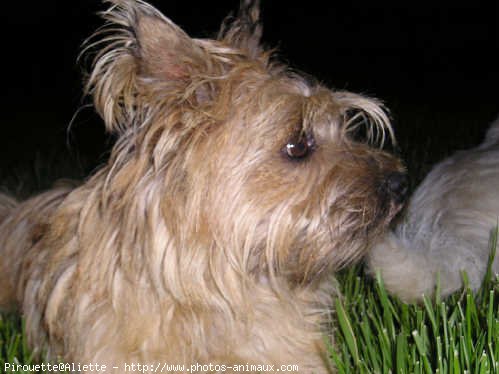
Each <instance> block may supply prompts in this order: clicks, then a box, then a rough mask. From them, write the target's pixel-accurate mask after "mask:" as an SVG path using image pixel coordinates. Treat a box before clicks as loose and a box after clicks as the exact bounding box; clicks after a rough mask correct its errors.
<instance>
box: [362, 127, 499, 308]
mask: <svg viewBox="0 0 499 374" xmlns="http://www.w3.org/2000/svg"><path fill="white" fill-rule="evenodd" d="M498 220H499V119H498V120H496V121H495V122H494V123H493V124H492V125H491V127H490V128H489V130H488V132H487V135H486V137H485V140H484V141H483V143H482V144H480V145H479V146H478V147H476V148H473V149H470V150H467V151H461V152H457V153H456V154H454V155H453V156H451V157H449V158H447V159H446V160H444V161H442V162H441V163H439V164H438V165H436V166H435V167H434V168H433V169H432V170H431V172H430V173H429V174H428V175H427V176H426V178H425V180H424V181H423V183H422V184H421V185H420V186H419V187H418V188H417V190H416V191H415V193H414V195H413V196H412V197H411V200H410V202H409V204H408V209H407V214H406V215H405V218H404V220H403V222H402V223H401V224H400V225H399V226H397V228H396V230H395V231H394V232H392V233H390V234H388V235H387V236H386V238H384V239H383V240H382V241H381V242H380V243H379V244H377V245H376V246H375V247H374V249H373V250H372V251H371V252H370V255H369V263H370V268H371V272H372V273H374V272H375V271H376V270H380V271H381V276H382V278H383V280H384V283H385V286H386V287H387V289H388V290H389V291H391V292H392V293H394V294H396V295H398V296H399V297H400V298H401V299H403V300H405V301H416V300H420V299H422V296H423V294H425V295H428V296H431V295H432V294H433V292H434V289H435V286H436V281H437V277H439V278H440V287H441V295H442V296H447V295H449V294H450V293H452V292H454V291H456V290H458V289H459V288H461V287H462V285H463V282H462V271H465V272H466V274H467V276H468V278H469V285H470V287H471V288H472V289H473V290H475V291H476V290H477V289H478V288H479V287H480V285H481V283H482V280H483V277H484V275H485V273H486V270H487V266H488V260H489V255H490V251H491V249H492V250H494V248H491V247H492V243H489V238H490V237H491V232H492V230H494V228H495V227H497V224H498ZM492 270H493V272H495V273H496V274H497V273H499V256H495V259H494V262H493V263H492Z"/></svg>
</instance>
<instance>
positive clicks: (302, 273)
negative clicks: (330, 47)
mask: <svg viewBox="0 0 499 374" xmlns="http://www.w3.org/2000/svg"><path fill="white" fill-rule="evenodd" d="M108 2H109V3H111V6H110V9H109V10H108V11H106V12H104V13H103V16H104V18H105V19H106V20H107V26H106V27H105V28H103V29H101V30H100V31H99V32H98V33H97V36H96V38H97V39H95V37H94V39H92V40H93V41H91V42H89V45H88V47H87V50H90V51H94V53H96V55H95V59H94V64H93V67H92V70H91V72H90V74H89V76H88V83H87V85H86V91H87V92H88V93H89V94H90V95H92V97H93V100H94V104H95V108H96V110H97V111H98V113H100V115H101V116H102V118H103V120H104V123H105V126H106V129H107V131H108V132H110V133H113V134H115V135H116V136H117V142H116V144H115V145H114V147H113V149H112V153H111V156H110V159H109V161H108V162H107V164H106V165H104V166H103V167H102V168H101V169H100V170H99V171H98V172H96V173H95V174H94V175H93V176H91V177H90V178H89V179H88V180H87V181H86V182H85V183H83V184H82V185H81V186H79V187H76V188H72V187H68V186H61V187H58V188H54V189H52V190H50V191H48V192H45V193H42V194H40V195H38V196H35V197H33V198H31V199H28V200H26V201H23V202H18V203H17V202H14V201H13V200H12V199H10V198H8V197H2V200H1V201H3V203H2V208H1V210H0V212H2V213H1V214H2V217H3V221H2V223H1V226H0V250H1V255H0V267H1V270H0V282H1V284H2V287H1V289H0V303H1V305H3V306H4V307H7V306H8V305H17V307H18V308H19V309H20V311H21V312H22V313H23V315H24V317H25V319H26V331H27V334H28V338H29V342H30V344H31V346H32V347H34V348H35V349H41V348H43V347H45V348H46V349H48V354H49V356H50V357H57V358H59V359H60V360H63V361H65V362H78V363H99V364H102V365H104V364H105V365H107V366H108V368H109V367H111V366H115V367H117V368H118V369H117V370H118V372H119V371H125V367H124V366H123V365H124V364H126V363H127V364H130V363H141V364H148V365H149V364H151V365H152V364H156V363H161V364H164V363H167V364H173V363H178V364H186V365H193V364H201V365H208V364H211V365H225V366H224V369H225V371H227V372H232V371H231V370H230V369H231V368H232V367H233V365H239V364H242V365H250V366H246V368H248V367H249V368H250V371H252V372H257V371H258V370H257V369H253V368H255V366H251V365H261V364H268V365H276V367H278V365H284V364H297V365H298V366H299V372H301V373H328V372H331V371H334V369H332V368H331V367H330V364H329V363H328V358H327V354H326V349H325V348H326V347H325V343H324V336H323V334H324V333H325V331H324V329H323V327H324V323H325V322H326V321H327V319H328V313H329V311H330V309H331V299H332V297H334V295H335V292H336V289H335V283H334V282H333V278H332V277H333V274H334V272H335V271H336V270H337V269H339V268H341V267H343V266H345V265H347V264H350V263H352V262H354V261H356V260H358V259H360V258H361V257H362V256H363V255H364V254H365V252H366V250H367V248H368V246H369V245H370V243H372V242H374V241H375V240H376V239H377V238H378V237H379V236H380V235H382V234H383V233H384V232H385V230H386V228H387V227H388V224H389V222H390V221H391V220H392V218H393V217H394V216H395V214H396V213H397V212H398V211H399V210H400V207H401V205H402V203H403V200H404V196H405V191H406V182H405V172H404V168H403V166H402V165H401V163H400V161H399V160H398V159H397V158H396V157H394V156H392V155H390V154H389V153H387V152H385V151H384V150H383V149H382V147H380V143H382V142H383V140H388V139H389V138H391V137H392V129H391V127H390V124H389V121H388V119H387V116H386V114H385V112H384V111H383V109H382V108H381V106H380V104H379V103H378V102H377V101H376V100H374V99H369V98H366V97H364V96H361V95H356V94H353V93H349V92H344V91H332V90H329V89H326V88H325V87H323V86H321V85H320V84H318V83H315V82H311V81H310V79H305V78H303V77H301V76H300V75H299V74H297V73H293V72H291V71H290V70H289V69H288V68H286V67H285V66H283V65H281V64H279V63H278V62H277V61H275V59H274V57H273V56H272V53H271V51H269V50H266V49H265V48H263V47H262V45H261V44H260V36H261V33H262V27H261V24H260V21H259V7H258V3H257V1H243V2H242V4H241V9H240V11H239V13H238V15H237V16H235V17H232V18H228V19H227V20H226V21H225V22H224V23H223V24H222V27H221V30H220V32H219V35H218V37H217V39H214V40H211V39H193V38H190V37H189V36H188V35H187V34H186V33H184V32H183V31H182V30H181V29H180V28H179V27H178V26H176V25H175V24H174V23H172V22H171V21H170V20H169V19H167V18H166V17H164V16H163V15H162V14H160V13H159V11H157V10H156V9H154V8H153V7H152V6H150V5H148V4H146V3H144V2H142V1H132V0H112V1H108ZM360 128H363V129H364V130H365V131H359V129H360ZM359 134H364V135H365V139H361V138H359ZM202 367H203V366H202ZM203 370H204V369H203ZM219 370H223V369H219ZM205 371H206V372H208V371H209V370H208V369H206V370H205ZM234 371H237V370H234Z"/></svg>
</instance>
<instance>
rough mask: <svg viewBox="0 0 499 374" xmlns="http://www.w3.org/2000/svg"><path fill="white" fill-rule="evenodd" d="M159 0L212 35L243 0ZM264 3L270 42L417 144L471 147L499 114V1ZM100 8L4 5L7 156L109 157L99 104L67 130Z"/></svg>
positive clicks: (77, 2) (72, 3)
mask: <svg viewBox="0 0 499 374" xmlns="http://www.w3.org/2000/svg"><path fill="white" fill-rule="evenodd" d="M151 3H152V4H153V5H155V6H156V7H158V8H159V9H160V10H161V11H162V12H163V13H164V14H165V15H166V16H168V17H169V18H171V19H172V20H173V21H174V22H175V23H177V24H178V25H180V26H181V27H182V28H183V29H184V30H185V31H186V32H187V33H189V34H190V35H191V36H195V37H210V36H213V35H215V34H216V31H217V30H218V27H219V25H220V23H221V21H222V19H223V18H224V17H225V16H226V15H227V14H228V13H229V12H231V11H234V10H236V9H237V7H238V2H237V1H236V0H234V1H226V0H223V1H173V0H171V1H167V0H164V1H162V0H156V1H151ZM292 4H294V5H292ZM262 8H263V20H264V41H265V44H266V45H268V46H272V47H275V46H277V47H278V51H279V55H280V56H281V59H282V60H283V61H285V62H287V63H289V64H290V65H291V66H292V67H294V68H297V69H300V70H303V71H305V72H307V73H309V74H311V75H314V76H316V77H317V78H318V79H319V80H320V81H322V82H324V83H326V84H327V85H329V86H331V87H333V88H340V89H348V90H351V91H355V92H362V93H367V94H370V95H373V96H376V97H378V98H381V99H382V100H384V102H385V103H386V104H387V106H388V107H389V108H390V109H391V112H392V116H393V118H394V122H395V127H396V132H397V134H398V135H399V136H400V137H401V138H402V139H405V142H409V148H410V147H411V146H414V147H416V146H420V145H421V144H422V143H424V142H426V141H427V139H428V138H431V139H432V141H433V142H434V143H436V144H438V143H444V142H447V144H449V143H454V138H460V139H459V142H457V141H456V142H455V143H456V144H460V145H461V144H462V145H464V146H466V145H468V144H469V145H471V144H473V143H476V142H477V141H478V140H479V138H480V136H482V134H483V132H484V130H485V128H486V126H487V124H488V123H489V122H490V121H491V120H493V119H494V118H495V116H496V115H497V114H498V113H499V100H498V94H497V91H498V83H499V64H498V60H497V56H496V55H497V52H498V47H499V45H498V39H499V35H498V30H499V28H498V15H497V5H495V2H488V3H485V2H483V3H482V2H471V1H468V2H463V3H459V2H452V3H444V2H438V3H437V2H434V3H428V4H425V3H424V2H402V1H400V2H398V3H388V2H381V1H376V2H374V1H372V2H358V1H349V2H347V3H344V2H340V1H328V2H325V1H324V2H322V1H306V2H300V3H299V4H297V3H294V2H290V1H270V0H267V1H265V0H263V4H262ZM103 9H105V6H104V5H103V4H102V2H101V1H97V0H67V1H53V0H51V1H50V0H49V1H36V2H35V1H33V2H18V3H16V4H9V5H5V3H4V5H2V26H1V27H2V35H3V37H2V55H1V56H2V61H3V64H2V65H3V67H2V76H3V77H2V78H3V79H2V80H3V85H2V87H3V90H2V100H1V102H2V111H1V119H0V121H1V122H0V123H1V126H2V131H1V134H2V135H1V136H2V138H3V139H2V141H1V142H0V144H1V151H0V155H1V157H2V164H3V165H5V164H6V163H9V162H15V161H18V160H19V159H20V158H23V159H26V160H30V159H31V158H33V157H34V156H33V155H35V154H37V153H39V152H42V153H43V152H45V151H46V150H49V151H50V150H53V149H55V148H61V149H65V150H68V149H69V153H70V154H75V153H77V154H78V155H79V157H80V158H85V159H87V160H89V161H88V165H91V166H93V165H95V164H96V163H97V162H98V160H102V157H103V156H102V154H103V152H105V150H106V149H107V148H108V147H109V144H110V143H111V142H112V140H109V139H108V138H107V137H106V136H105V134H104V131H103V126H102V123H101V122H100V120H99V119H98V118H97V117H96V116H95V115H94V114H93V110H92V109H91V108H90V109H84V110H82V111H81V112H80V113H79V114H78V115H77V116H76V118H75V120H74V123H73V126H72V129H71V131H70V133H69V135H68V132H67V128H68V124H69V123H70V121H71V118H72V117H73V115H74V114H75V113H76V111H77V109H78V108H79V107H80V106H81V104H82V102H85V100H83V101H82V97H81V96H82V94H81V92H82V91H81V87H82V82H81V79H82V74H81V70H82V66H79V65H78V64H77V62H76V59H77V55H78V52H79V50H80V46H81V43H82V42H83V40H84V39H85V38H86V37H88V36H89V35H90V34H91V33H92V32H93V31H95V30H96V29H97V27H99V26H100V25H101V24H102V21H101V19H100V18H99V17H98V16H97V15H96V12H97V11H99V10H103ZM87 102H88V100H87ZM468 130H472V131H468ZM467 134H469V137H468V135H467ZM463 137H464V138H465V139H463ZM99 157H100V158H99ZM438 157H439V155H437V156H435V158H438Z"/></svg>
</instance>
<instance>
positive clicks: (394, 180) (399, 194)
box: [385, 172, 409, 203]
mask: <svg viewBox="0 0 499 374" xmlns="http://www.w3.org/2000/svg"><path fill="white" fill-rule="evenodd" d="M385 188H386V192H387V193H388V195H389V196H390V197H391V198H392V199H393V200H394V201H395V202H396V203H403V202H404V201H405V200H406V198H407V192H408V190H409V183H408V180H407V174H405V173H398V172H397V173H392V174H389V175H388V177H387V178H386V181H385Z"/></svg>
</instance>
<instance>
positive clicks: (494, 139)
mask: <svg viewBox="0 0 499 374" xmlns="http://www.w3.org/2000/svg"><path fill="white" fill-rule="evenodd" d="M492 146H498V147H499V118H497V119H496V120H495V121H494V123H492V125H491V126H490V127H489V130H488V131H487V135H485V140H484V142H483V143H482V145H481V147H492Z"/></svg>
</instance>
